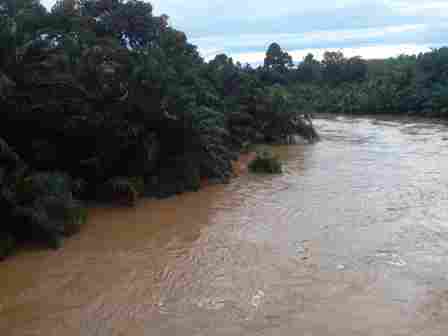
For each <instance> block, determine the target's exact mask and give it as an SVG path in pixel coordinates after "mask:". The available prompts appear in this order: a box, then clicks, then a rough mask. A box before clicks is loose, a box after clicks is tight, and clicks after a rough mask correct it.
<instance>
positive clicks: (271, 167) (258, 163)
mask: <svg viewBox="0 0 448 336" xmlns="http://www.w3.org/2000/svg"><path fill="white" fill-rule="evenodd" d="M249 169H250V171H251V172H253V173H257V174H281V173H282V171H283V169H282V164H281V162H280V160H279V158H278V157H277V156H276V155H274V154H273V153H272V152H271V151H269V150H267V149H263V150H260V151H258V152H257V157H256V158H255V159H254V160H253V161H252V162H251V163H250V164H249Z"/></svg>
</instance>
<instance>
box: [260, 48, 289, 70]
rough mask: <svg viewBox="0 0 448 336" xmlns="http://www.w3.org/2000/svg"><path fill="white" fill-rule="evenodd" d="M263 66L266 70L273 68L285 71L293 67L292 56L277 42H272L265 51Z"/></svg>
mask: <svg viewBox="0 0 448 336" xmlns="http://www.w3.org/2000/svg"><path fill="white" fill-rule="evenodd" d="M264 67H265V69H268V70H275V71H278V72H280V73H285V72H287V71H288V69H289V68H292V67H293V62H292V57H291V56H290V55H289V54H288V53H287V52H285V51H283V50H282V48H281V47H280V45H279V44H278V43H275V42H274V43H272V44H271V45H270V46H269V48H268V50H267V51H266V57H265V59H264Z"/></svg>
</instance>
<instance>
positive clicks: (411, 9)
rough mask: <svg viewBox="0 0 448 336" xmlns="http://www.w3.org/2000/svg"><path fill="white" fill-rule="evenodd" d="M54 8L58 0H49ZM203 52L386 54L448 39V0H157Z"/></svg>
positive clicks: (258, 57)
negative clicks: (276, 48) (275, 46)
mask: <svg viewBox="0 0 448 336" xmlns="http://www.w3.org/2000/svg"><path fill="white" fill-rule="evenodd" d="M42 2H43V3H44V4H45V5H46V6H47V7H48V6H51V5H52V4H53V3H54V0H42ZM151 3H152V4H153V6H154V12H155V14H167V15H168V16H169V17H170V23H171V25H172V26H173V27H174V28H176V29H179V30H182V31H184V32H185V33H186V34H187V36H188V37H189V39H190V41H191V42H192V43H193V44H195V45H197V46H198V48H199V51H200V52H201V54H202V56H203V57H204V58H206V59H211V58H213V57H214V56H215V55H217V54H220V53H225V54H227V55H229V56H231V57H233V58H234V59H235V60H238V61H240V62H242V63H251V64H258V63H262V61H263V58H264V54H265V51H266V49H267V48H268V46H269V44H270V43H272V42H277V43H279V44H280V45H281V46H282V48H283V49H285V50H287V51H288V52H289V53H290V54H291V55H292V56H293V58H294V60H295V61H301V60H302V59H303V57H304V56H305V55H306V54H307V53H309V52H312V53H313V54H315V55H316V56H317V58H321V57H322V55H323V53H324V51H326V50H341V51H343V52H344V54H345V55H346V56H358V55H359V56H362V57H364V58H386V57H391V56H398V55H400V54H416V53H419V52H424V51H428V50H430V48H435V47H440V46H442V45H447V44H448V43H447V41H445V39H446V38H448V20H447V19H448V0H319V1H310V0H281V1H278V2H277V1H274V0H189V1H186V0H152V1H151Z"/></svg>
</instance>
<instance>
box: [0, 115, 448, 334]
mask: <svg viewBox="0 0 448 336" xmlns="http://www.w3.org/2000/svg"><path fill="white" fill-rule="evenodd" d="M315 124H316V126H317V128H318V130H319V132H320V133H321V135H322V138H323V139H322V141H321V142H320V143H318V144H316V145H296V146H285V147H276V148H275V150H276V151H277V152H278V154H279V155H280V157H281V159H282V160H283V162H284V164H285V173H284V174H283V175H279V176H255V175H251V174H245V175H243V176H240V177H238V178H236V179H234V180H233V181H232V182H231V183H230V184H229V185H221V186H210V187H207V188H205V189H203V190H201V191H200V192H198V193H189V194H184V195H181V196H177V197H174V198H171V199H168V200H163V201H156V200H143V201H141V202H140V203H139V205H138V206H137V207H136V208H132V209H128V208H112V207H110V208H97V209H92V211H91V216H90V220H89V223H88V225H87V226H86V227H85V228H84V230H83V231H82V233H81V234H80V235H78V236H76V237H74V238H72V239H70V240H68V241H67V242H66V244H65V246H64V248H63V249H61V250H59V251H41V250H39V251H22V252H20V253H19V254H17V255H16V256H13V257H11V258H9V259H7V260H6V261H5V262H2V263H0V335H2V336H16V335H17V336H28V335H30V336H31V335H42V336H44V335H45V336H53V335H54V336H56V335H57V336H61V335H63V336H70V335H82V336H93V335H95V336H96V335H98V336H99V335H108V336H109V335H117V336H118V335H130V336H133V335H150V336H156V335H167V336H170V335H182V336H201V335H204V336H205V335H230V336H232V335H249V336H252V335H257V336H258V335H294V336H302V335H303V336H327V335H328V336H329V335H332V336H352V335H357V336H363V335H369V336H370V335H378V336H404V335H409V336H419V335H421V336H433V335H441V336H442V335H443V336H445V335H448V174H447V173H446V172H447V171H448V141H446V140H448V127H447V126H444V125H441V124H440V123H437V122H431V121H425V120H423V121H422V120H420V121H418V122H417V121H415V120H398V119H388V120H381V121H379V120H375V119H370V118H367V117H364V118H357V119H351V118H348V117H338V118H333V119H325V118H321V119H317V120H316V121H315Z"/></svg>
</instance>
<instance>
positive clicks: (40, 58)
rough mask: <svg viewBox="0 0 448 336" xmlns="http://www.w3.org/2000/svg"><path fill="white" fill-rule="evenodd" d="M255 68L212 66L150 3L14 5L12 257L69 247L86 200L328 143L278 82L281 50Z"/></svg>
mask: <svg viewBox="0 0 448 336" xmlns="http://www.w3.org/2000/svg"><path fill="white" fill-rule="evenodd" d="M265 63H266V65H265V67H263V68H262V69H259V70H254V69H252V68H251V67H248V66H246V67H243V66H241V65H240V64H238V63H237V64H234V62H233V60H232V59H231V58H228V57H227V56H225V55H219V56H217V57H216V58H215V59H214V60H213V61H211V62H208V63H206V62H204V60H203V59H202V58H201V57H200V55H199V53H198V51H197V49H196V47H195V46H194V45H192V44H190V43H189V42H188V40H187V38H186V36H185V34H184V33H183V32H181V31H178V30H176V29H174V28H172V27H171V26H170V25H169V24H168V17H167V16H165V15H162V16H155V15H153V11H152V6H151V4H150V3H148V2H145V1H140V0H127V1H126V0H80V1H78V0H60V1H59V2H58V3H57V4H56V5H55V6H54V7H53V9H52V10H51V11H50V12H47V11H46V9H45V8H44V7H43V6H42V5H41V4H40V2H39V1H38V0H0V111H1V116H0V118H1V122H0V139H1V140H0V213H1V216H2V221H1V224H0V257H1V254H2V253H3V254H4V253H7V252H8V251H9V250H10V248H11V246H12V245H13V242H14V241H25V240H38V241H45V242H47V243H49V244H50V245H51V246H58V245H59V242H60V237H62V236H63V235H68V234H71V233H74V232H76V231H77V229H78V226H79V225H80V224H81V223H82V222H83V221H84V220H85V212H84V210H83V208H82V206H81V205H80V203H79V202H77V201H75V199H82V200H103V201H118V202H120V203H122V204H133V203H134V202H135V201H136V200H137V199H138V197H139V196H140V195H147V196H160V197H162V196H169V195H172V194H174V193H179V192H183V191H186V190H197V189H198V188H199V186H200V181H201V179H202V178H208V179H209V180H215V181H218V182H222V181H226V180H227V179H228V178H229V177H230V176H231V174H232V165H231V161H232V160H234V159H235V157H236V154H237V153H238V151H239V150H240V149H241V148H242V147H243V146H245V145H247V144H249V143H253V142H267V141H271V142H285V141H289V140H290V139H291V136H292V135H294V134H302V135H304V136H308V138H309V139H310V140H314V139H315V138H316V136H317V135H316V134H315V132H313V130H312V126H311V125H310V123H309V122H306V121H305V120H304V119H302V118H301V116H300V112H301V109H299V108H298V107H299V105H298V102H299V101H297V99H296V97H295V96H294V95H292V94H291V93H290V92H289V91H288V90H286V89H285V87H283V86H281V84H284V83H285V81H283V82H278V81H277V80H276V79H278V78H282V77H284V76H287V75H288V74H289V73H290V72H291V71H293V70H292V69H293V66H292V65H293V64H292V59H291V58H290V56H289V55H288V54H287V53H284V52H283V51H282V50H281V48H280V46H279V45H276V44H273V45H272V46H271V48H270V49H269V50H268V53H267V58H266V62H265Z"/></svg>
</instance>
